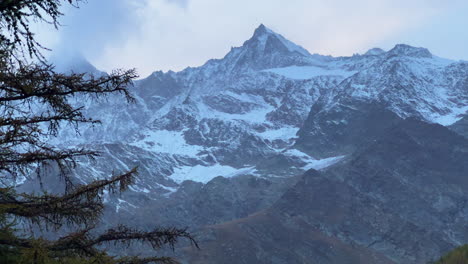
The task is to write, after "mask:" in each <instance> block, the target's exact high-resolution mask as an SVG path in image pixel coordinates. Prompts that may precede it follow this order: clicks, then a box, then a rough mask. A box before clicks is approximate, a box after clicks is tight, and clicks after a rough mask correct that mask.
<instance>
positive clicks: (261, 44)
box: [244, 24, 310, 56]
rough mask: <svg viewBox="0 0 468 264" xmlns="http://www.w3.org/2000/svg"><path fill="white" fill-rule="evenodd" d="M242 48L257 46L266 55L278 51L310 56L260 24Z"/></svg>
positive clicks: (301, 48) (304, 50) (299, 47)
mask: <svg viewBox="0 0 468 264" xmlns="http://www.w3.org/2000/svg"><path fill="white" fill-rule="evenodd" d="M244 46H247V47H252V46H257V48H260V49H263V50H264V52H266V53H267V52H274V51H275V50H276V51H278V49H279V50H284V51H289V52H293V53H297V54H300V55H302V56H310V53H309V52H308V51H307V50H306V49H304V48H303V47H301V46H299V45H297V44H295V43H293V42H291V41H289V40H287V39H286V38H285V37H283V36H282V35H280V34H278V33H276V32H274V31H273V30H271V29H269V28H267V27H266V26H265V25H263V24H260V26H259V27H258V28H257V29H255V31H254V34H253V36H252V38H250V39H249V40H247V41H246V42H245V43H244Z"/></svg>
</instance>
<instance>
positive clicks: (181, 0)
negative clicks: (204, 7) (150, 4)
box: [166, 0, 188, 8]
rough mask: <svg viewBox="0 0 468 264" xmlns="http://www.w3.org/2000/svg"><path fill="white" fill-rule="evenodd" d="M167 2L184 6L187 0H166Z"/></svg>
mask: <svg viewBox="0 0 468 264" xmlns="http://www.w3.org/2000/svg"><path fill="white" fill-rule="evenodd" d="M166 1H167V2H168V3H172V4H176V5H179V6H180V7H183V8H186V7H187V5H188V0H166Z"/></svg>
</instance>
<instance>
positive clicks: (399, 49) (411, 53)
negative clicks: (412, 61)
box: [388, 44, 432, 58]
mask: <svg viewBox="0 0 468 264" xmlns="http://www.w3.org/2000/svg"><path fill="white" fill-rule="evenodd" d="M388 55H390V56H407V57H414V58H432V53H431V52H430V51H429V50H428V49H426V48H418V47H413V46H410V45H406V44H397V45H396V46H395V47H394V48H393V49H391V50H390V51H389V52H388Z"/></svg>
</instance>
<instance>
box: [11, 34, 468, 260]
mask: <svg viewBox="0 0 468 264" xmlns="http://www.w3.org/2000/svg"><path fill="white" fill-rule="evenodd" d="M73 65H74V66H73ZM75 66H76V67H75ZM60 67H61V69H66V70H73V69H74V70H76V71H80V72H91V73H94V74H102V73H101V72H99V71H98V70H97V69H96V68H94V67H93V66H92V65H91V64H89V63H87V62H85V61H82V60H78V61H76V62H73V63H72V66H71V67H68V66H64V65H61V66H60ZM67 67H68V68H67ZM74 67H75V68H74ZM132 92H133V94H134V95H135V97H136V99H137V100H136V103H135V104H130V105H127V104H126V102H125V101H124V100H122V98H119V97H118V96H112V97H110V98H109V99H108V100H107V101H105V102H100V103H94V102H89V101H80V99H79V98H78V99H77V101H76V104H80V105H83V106H85V108H86V112H87V114H88V115H89V116H92V117H95V118H98V119H101V120H102V121H103V125H102V126H98V127H94V128H91V127H82V129H83V133H82V137H77V136H76V135H75V134H74V132H73V131H71V130H70V131H68V130H66V131H64V132H63V133H62V134H61V135H60V137H59V138H57V139H54V140H53V141H51V142H52V143H54V144H56V145H59V146H60V145H62V146H66V145H85V146H87V147H91V148H93V149H96V150H98V151H101V152H102V156H101V157H100V158H98V159H97V162H96V163H95V164H94V163H93V164H92V165H91V163H90V162H91V161H88V160H81V161H80V166H79V167H78V168H77V170H76V171H75V172H74V175H75V177H76V180H77V181H80V182H88V181H90V180H93V179H99V178H102V177H106V176H109V175H110V174H111V173H112V172H113V171H124V170H127V169H129V168H132V167H134V166H138V167H139V171H140V176H139V179H138V181H137V183H136V185H135V186H133V187H132V188H131V190H130V191H129V192H127V193H124V194H123V195H122V196H120V197H115V196H109V195H107V194H106V201H107V204H108V210H107V212H106V215H105V223H104V224H105V225H106V224H116V223H126V224H130V225H138V226H140V227H150V226H153V225H155V224H156V225H177V226H188V227H190V229H191V230H192V231H194V232H196V234H197V235H198V237H199V241H200V244H201V248H202V250H201V251H197V250H193V249H191V248H189V247H188V248H184V249H183V250H179V251H176V253H177V254H178V255H177V256H178V257H179V258H181V259H182V260H184V261H186V262H187V263H278V264H279V263H427V262H428V261H430V260H433V259H435V258H437V257H438V256H440V255H442V254H443V253H445V252H447V251H449V250H450V249H452V248H454V247H456V246H458V245H461V244H464V243H467V242H468V226H467V224H466V223H468V204H467V201H468V62H464V61H452V60H448V59H443V58H439V57H437V56H435V55H433V54H431V53H430V52H429V51H428V50H427V49H425V48H417V47H412V46H408V45H404V44H399V45H396V46H395V47H394V48H393V49H391V50H389V51H384V50H382V49H378V48H374V49H371V50H369V51H368V52H366V53H365V54H363V55H354V56H352V57H331V56H322V55H318V54H310V53H309V52H308V51H307V50H305V49H304V48H302V47H300V46H298V45H296V44H294V43H292V42H291V41H289V40H287V39H286V38H284V37H283V36H281V35H280V34H277V33H275V32H273V31H272V30H270V29H268V28H267V27H265V26H264V25H260V27H258V28H257V29H256V30H255V32H254V34H253V36H252V38H251V39H249V40H247V41H245V43H244V44H243V46H241V47H238V48H233V49H232V50H231V51H230V52H229V53H228V54H227V55H226V56H225V57H224V58H222V59H216V60H210V61H208V62H207V63H206V64H205V65H203V66H201V67H197V68H187V69H185V70H183V71H181V72H167V73H163V72H160V71H159V72H154V73H153V74H151V75H150V76H148V77H147V78H145V79H142V80H139V81H136V82H135V86H134V87H133V88H132ZM51 177H52V176H51ZM56 184H60V183H57V182H56V181H54V180H52V178H51V180H50V181H49V184H48V186H47V187H46V188H49V189H50V190H53V189H54V186H55V185H56ZM31 186H32V183H31V182H29V181H25V182H23V183H22V185H21V186H20V187H19V188H22V189H24V190H31V188H32V187H31ZM132 250H133V251H135V250H136V251H138V249H132ZM139 250H140V251H141V253H144V249H139Z"/></svg>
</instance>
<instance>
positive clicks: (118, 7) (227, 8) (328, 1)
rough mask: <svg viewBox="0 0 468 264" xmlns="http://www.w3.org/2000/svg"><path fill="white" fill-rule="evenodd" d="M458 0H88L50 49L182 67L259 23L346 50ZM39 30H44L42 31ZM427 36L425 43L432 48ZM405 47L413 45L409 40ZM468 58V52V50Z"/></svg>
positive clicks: (146, 66)
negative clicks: (408, 44)
mask: <svg viewBox="0 0 468 264" xmlns="http://www.w3.org/2000/svg"><path fill="white" fill-rule="evenodd" d="M463 2H464V1H459V0H453V1H450V0H447V1H436V0H412V1H408V0H353V1H351V0H236V1H219V0H89V1H88V3H87V4H86V5H83V6H82V8H80V9H78V10H71V9H67V10H66V13H67V16H66V17H65V18H64V24H65V25H67V26H66V27H65V28H63V29H61V30H60V32H59V33H58V37H57V36H55V37H54V36H51V34H50V33H48V34H44V35H43V39H45V40H47V41H49V42H50V43H55V45H53V48H55V49H56V50H58V51H66V52H61V53H59V54H68V52H69V51H70V50H74V49H78V50H80V51H81V52H82V53H83V54H84V55H85V56H86V57H87V58H88V59H89V60H91V61H92V62H93V63H94V64H95V65H97V66H98V67H99V68H101V69H104V70H110V69H112V68H116V67H124V68H129V67H136V68H137V69H138V70H139V72H140V73H141V75H142V76H144V75H147V74H149V73H150V72H152V71H154V70H169V69H172V70H180V69H183V68H185V67H187V66H197V65H200V64H202V63H204V62H205V61H206V60H208V59H210V58H219V57H222V56H224V55H225V54H226V53H227V52H228V51H229V49H230V48H231V46H240V45H242V43H243V41H245V40H247V39H248V38H249V37H250V36H251V35H252V33H253V30H254V29H255V28H256V27H257V26H258V25H259V24H260V23H264V24H265V25H266V26H268V27H270V28H271V29H273V30H275V31H277V32H278V33H281V34H283V35H284V36H285V37H287V38H289V39H290V40H292V41H294V42H296V43H298V44H300V45H302V46H304V47H305V48H306V49H308V50H309V51H310V52H311V53H322V54H331V55H352V54H353V53H355V52H364V51H365V50H366V49H368V48H371V47H374V46H382V47H383V48H390V47H391V46H393V45H394V44H396V43H399V42H408V41H409V42H411V41H412V40H411V38H408V37H405V38H404V39H399V38H400V37H402V36H410V35H411V32H417V31H418V30H419V29H422V28H424V27H425V26H427V25H430V24H431V21H434V20H435V19H437V18H440V17H443V16H446V15H447V14H448V13H450V12H452V11H453V10H454V9H457V8H459V7H460V6H467V4H465V3H463ZM40 31H41V32H43V30H40ZM431 41H436V40H434V39H433V38H428V39H427V43H425V42H424V41H422V42H423V43H421V41H420V40H419V41H417V42H418V44H419V43H421V45H422V44H425V46H427V47H429V48H430V45H429V44H430V42H431ZM410 44H411V43H410ZM467 55H468V54H467Z"/></svg>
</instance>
